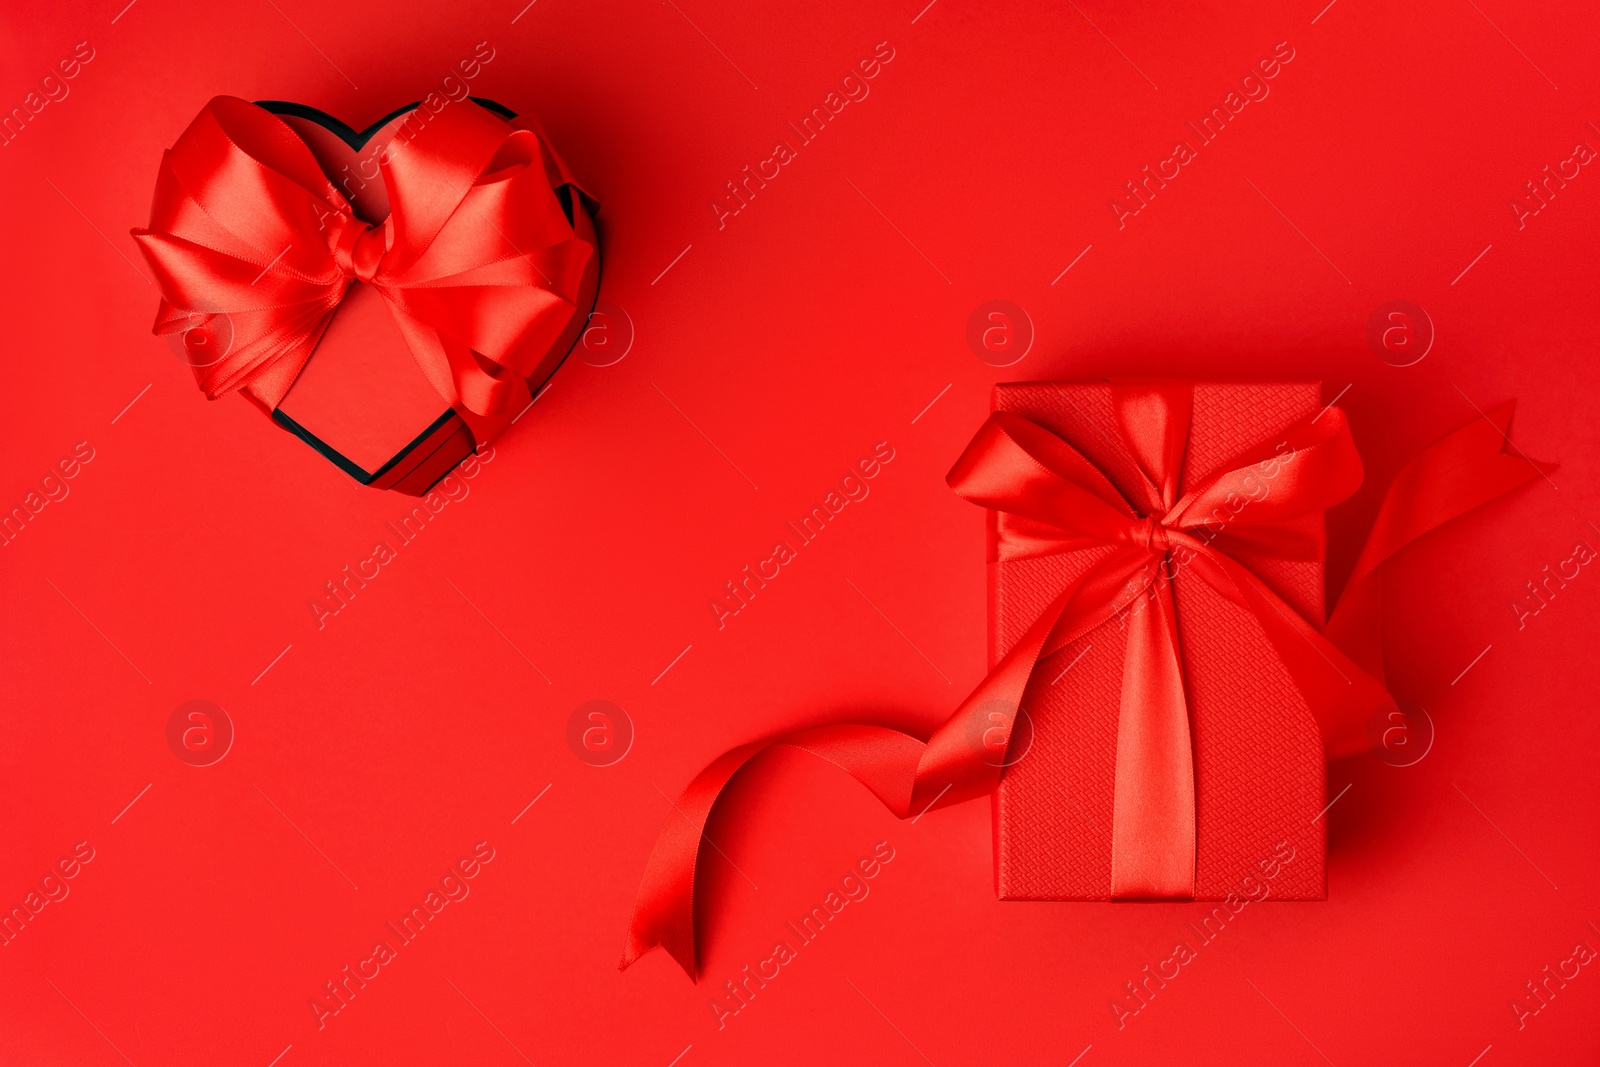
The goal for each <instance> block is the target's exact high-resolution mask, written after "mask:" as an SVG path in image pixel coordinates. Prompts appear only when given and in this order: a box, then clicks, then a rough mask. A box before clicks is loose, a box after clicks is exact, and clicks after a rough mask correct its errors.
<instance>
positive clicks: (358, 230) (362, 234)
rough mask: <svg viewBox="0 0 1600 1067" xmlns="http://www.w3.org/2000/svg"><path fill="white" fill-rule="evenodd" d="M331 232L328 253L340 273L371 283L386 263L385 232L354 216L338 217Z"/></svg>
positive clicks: (329, 232)
mask: <svg viewBox="0 0 1600 1067" xmlns="http://www.w3.org/2000/svg"><path fill="white" fill-rule="evenodd" d="M334 218H335V219H336V220H337V222H336V224H335V225H334V226H332V227H330V228H329V231H328V251H330V252H332V253H333V261H334V263H335V264H337V265H338V267H339V270H340V272H341V273H342V274H343V275H344V276H345V277H346V278H349V279H351V280H352V281H362V282H370V281H372V278H373V276H374V275H375V274H377V273H378V264H379V263H380V262H381V261H382V260H383V253H384V251H385V249H384V230H383V228H382V227H379V226H369V225H368V224H367V223H365V222H362V221H361V220H360V219H358V218H356V217H355V216H354V215H346V214H344V213H342V212H341V213H340V214H338V215H335V216H334Z"/></svg>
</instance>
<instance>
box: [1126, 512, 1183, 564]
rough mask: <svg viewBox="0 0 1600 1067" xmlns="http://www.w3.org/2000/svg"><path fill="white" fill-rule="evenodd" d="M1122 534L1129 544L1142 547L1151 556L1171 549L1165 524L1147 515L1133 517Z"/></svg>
mask: <svg viewBox="0 0 1600 1067" xmlns="http://www.w3.org/2000/svg"><path fill="white" fill-rule="evenodd" d="M1123 536H1124V539H1125V540H1126V541H1127V542H1128V543H1129V544H1131V545H1136V546H1138V547H1140V548H1143V549H1144V550H1145V551H1146V552H1149V553H1150V554H1151V555H1153V556H1164V555H1166V554H1167V553H1168V552H1169V551H1171V549H1172V541H1171V539H1170V538H1169V537H1168V536H1167V527H1166V525H1165V524H1163V523H1161V522H1159V521H1157V520H1156V519H1155V518H1152V517H1151V516H1148V515H1146V516H1144V517H1143V518H1138V519H1134V520H1133V522H1131V523H1130V524H1129V525H1128V529H1127V531H1126V532H1125V533H1124V535H1123Z"/></svg>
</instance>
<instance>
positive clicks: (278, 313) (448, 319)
mask: <svg viewBox="0 0 1600 1067" xmlns="http://www.w3.org/2000/svg"><path fill="white" fill-rule="evenodd" d="M596 210H598V205H597V204H596V203H595V202H594V200H593V199H592V198H590V197H589V196H588V195H587V194H586V193H584V192H583V190H582V189H581V188H580V187H579V186H578V185H577V183H576V181H575V180H574V179H573V178H572V176H571V174H570V173H569V172H568V171H567V169H566V167H565V165H564V164H563V163H562V162H561V160H560V158H559V157H558V156H556V154H555V153H554V151H553V150H552V149H551V148H550V146H549V144H548V141H547V139H546V138H545V137H543V136H542V134H541V133H540V132H539V131H538V128H537V126H536V125H535V124H533V123H532V122H531V121H529V120H516V116H515V115H514V114H513V113H512V112H510V111H508V110H506V109H505V108H503V107H501V106H500V105H498V104H495V103H493V102H490V101H479V100H471V101H446V102H445V103H444V106H443V107H442V108H440V109H439V110H437V111H435V110H430V109H428V108H423V107H421V106H419V105H411V106H410V107H406V108H402V109H400V110H399V111H396V112H394V113H393V114H391V115H389V116H388V117H386V118H384V119H382V120H380V121H379V122H378V123H376V124H374V125H373V126H372V127H370V128H368V129H367V130H365V131H362V132H360V133H357V132H356V131H354V130H352V129H350V128H349V127H348V126H345V125H344V124H343V123H341V122H339V121H338V120H336V119H333V118H332V117H330V116H328V115H325V114H323V113H322V112H320V111H317V110H315V109H313V108H308V107H305V106H302V105H298V104H288V103H280V102H271V101H268V102H263V103H259V104H252V103H249V102H247V101H244V100H240V99H238V98H235V97H225V96H224V97H217V98H215V99H214V100H212V101H211V102H210V103H208V104H207V105H206V106H205V108H204V109H203V110H202V111H201V112H200V114H199V115H198V116H197V117H196V118H195V120H194V122H192V123H191V124H190V125H189V128H188V129H187V130H185V131H184V133H183V134H182V136H180V137H179V138H178V141H177V143H176V144H174V145H173V147H172V148H171V149H169V150H168V151H167V152H166V153H165V154H164V156H163V157H162V161H161V168H160V172H159V174H158V176H157V180H156V189H155V197H154V203H153V205H152V207H151V218H150V226H149V227H148V228H146V229H136V230H134V231H133V235H134V238H135V240H136V241H137V242H138V244H139V247H140V249H141V251H143V253H144V255H145V258H146V259H147V260H148V261H149V263H150V265H151V268H152V269H153V270H154V272H155V276H156V281H157V284H158V285H159V286H160V289H161V294H162V300H161V306H160V309H159V311H158V313H157V317H156V324H155V328H154V330H155V332H156V333H157V334H161V335H167V336H169V337H171V338H173V339H174V340H176V341H179V342H180V344H181V347H182V350H183V351H184V353H185V356H186V358H188V359H189V361H190V362H191V364H192V366H193V367H194V371H195V377H196V380H197V381H198V382H199V385H200V388H201V391H202V392H204V393H205V394H206V396H207V398H208V399H215V398H217V397H219V396H223V395H225V394H228V393H231V392H240V393H243V394H244V395H245V396H246V397H248V398H249V399H251V400H252V401H254V402H255V403H256V404H257V405H258V406H260V407H261V408H262V409H263V410H264V411H266V412H268V413H269V414H270V415H271V417H272V419H273V421H275V422H277V423H279V424H280V425H281V426H283V427H285V428H286V429H288V430H290V431H291V432H293V433H295V434H296V435H297V436H299V437H301V438H302V439H303V440H305V441H306V442H307V443H309V444H310V445H312V447H314V448H316V449H317V451H319V452H321V453H322V454H323V455H324V456H326V457H327V458H329V459H330V460H332V461H333V462H334V463H335V464H337V465H338V466H339V467H340V468H341V469H343V470H344V471H345V472H346V473H348V474H350V475H351V476H352V477H354V478H355V479H356V480H357V481H359V482H361V483H362V484H365V485H374V486H377V487H379V488H389V489H396V490H399V491H401V492H405V493H409V494H411V495H417V496H420V495H423V494H424V493H426V492H427V491H428V489H429V488H430V487H431V486H432V485H433V484H434V483H435V482H437V481H438V480H439V479H440V478H442V477H443V476H444V475H445V474H446V473H448V472H449V471H450V470H451V469H452V468H453V467H454V466H455V465H456V464H457V463H459V462H460V461H461V460H462V459H465V458H466V457H467V456H468V455H470V454H471V453H472V452H473V450H474V449H475V447H477V446H478V445H480V444H483V443H485V442H487V441H488V440H490V439H492V438H493V437H494V436H495V435H496V434H498V433H499V432H500V431H502V430H503V429H504V428H505V427H506V426H507V425H509V424H510V422H511V421H512V420H513V419H514V418H515V417H516V416H517V415H518V414H519V413H520V412H521V411H523V410H524V409H526V407H527V405H528V404H529V403H531V402H532V399H533V396H534V395H535V390H537V389H538V388H539V387H540V386H541V385H542V384H543V383H544V382H545V381H546V380H548V378H549V377H550V375H551V374H552V373H553V372H554V371H555V369H556V367H557V366H559V365H560V363H561V361H562V359H563V358H565V356H566V354H567V353H568V352H569V351H570V350H571V348H572V346H573V344H574V343H575V342H576V341H577V339H578V336H579V334H580V332H581V330H582V328H583V325H584V323H585V321H586V320H587V315H588V313H589V311H590V310H591V309H592V308H593V306H594V301H595V298H596V293H597V291H598V286H599V248H598V239H597V237H596V233H595V228H594V221H593V218H592V213H593V212H594V211H596Z"/></svg>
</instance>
